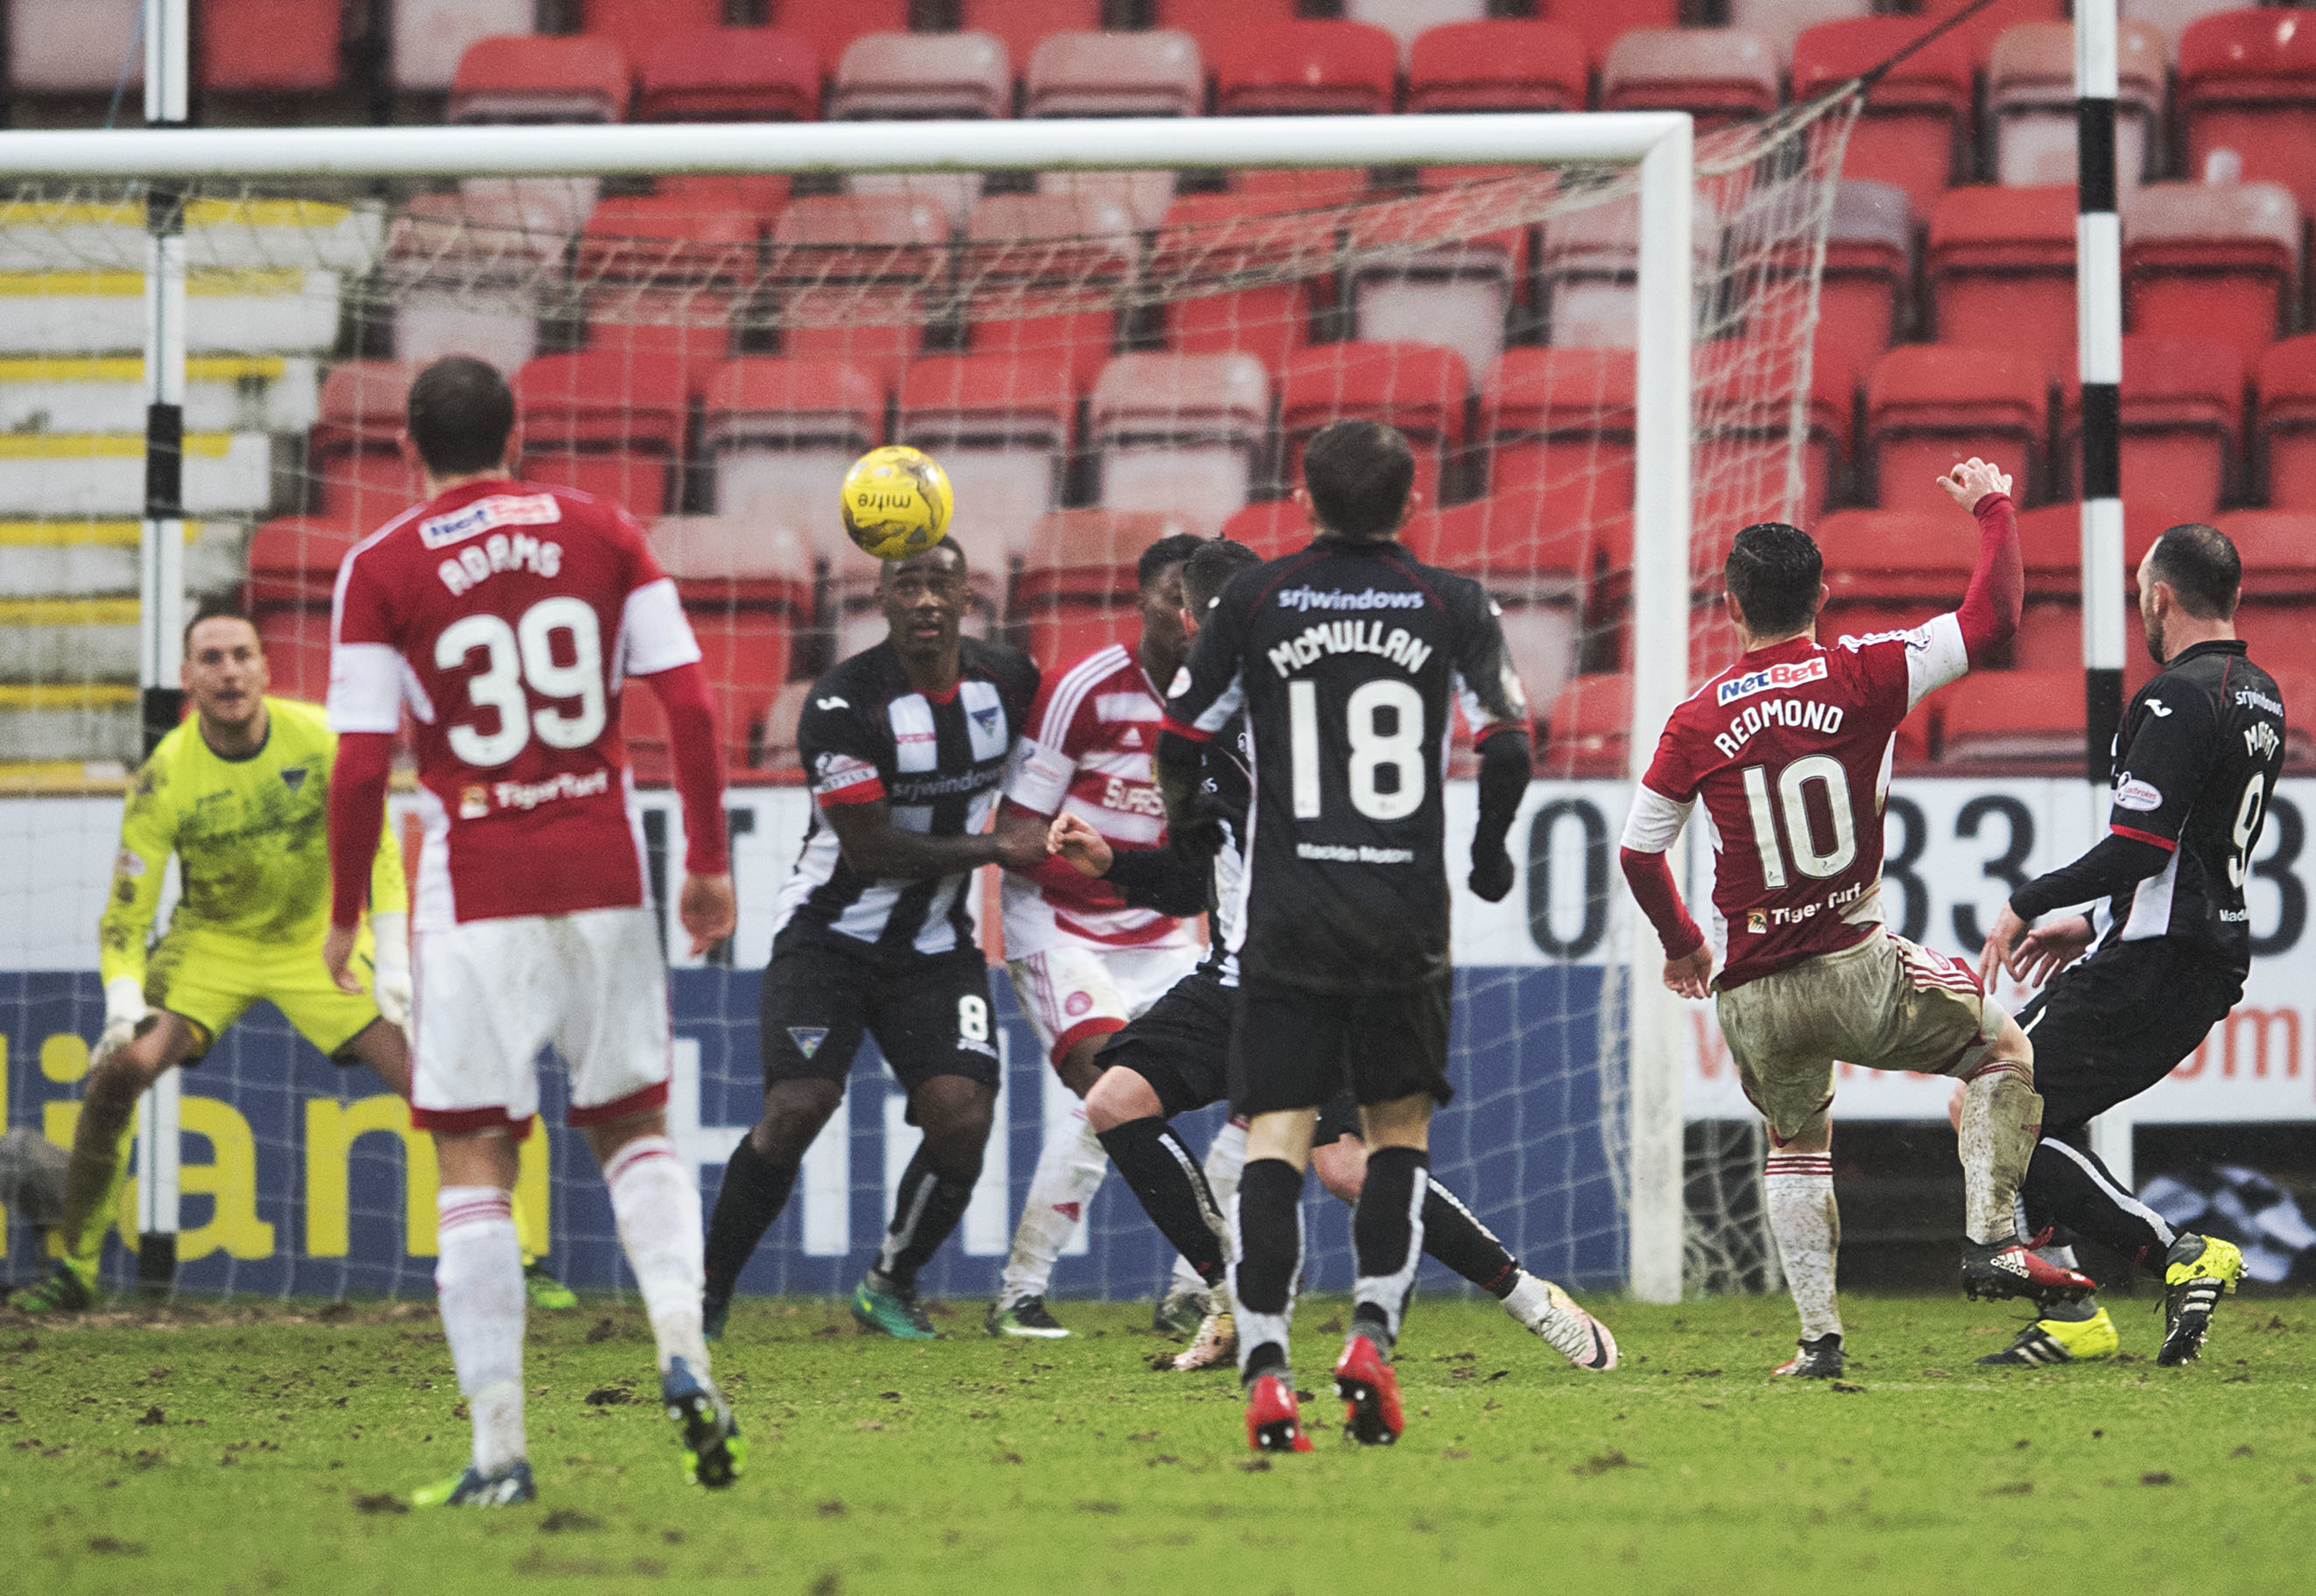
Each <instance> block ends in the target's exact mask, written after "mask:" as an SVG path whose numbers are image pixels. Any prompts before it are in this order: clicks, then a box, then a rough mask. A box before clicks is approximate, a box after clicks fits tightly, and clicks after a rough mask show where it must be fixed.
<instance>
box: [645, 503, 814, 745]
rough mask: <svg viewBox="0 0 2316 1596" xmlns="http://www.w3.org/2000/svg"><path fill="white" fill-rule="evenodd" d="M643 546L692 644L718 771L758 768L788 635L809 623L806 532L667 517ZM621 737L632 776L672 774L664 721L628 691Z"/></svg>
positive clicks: (650, 698)
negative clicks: (671, 588)
mask: <svg viewBox="0 0 2316 1596" xmlns="http://www.w3.org/2000/svg"><path fill="white" fill-rule="evenodd" d="M651 546H652V552H653V554H655V556H657V557H658V559H659V564H660V568H661V569H662V570H664V571H665V572H666V573H667V574H668V575H670V576H672V577H673V578H674V580H675V586H676V592H677V593H679V594H681V597H682V600H683V608H684V612H685V615H686V618H687V619H689V620H690V622H691V631H692V635H693V636H694V637H695V638H699V651H700V664H701V668H702V669H703V670H704V671H705V672H706V673H707V675H708V682H710V683H711V684H712V686H713V688H714V690H715V698H716V724H717V727H719V728H721V730H722V732H723V734H724V743H725V759H726V763H727V764H728V765H729V766H730V767H731V768H733V769H735V770H741V769H745V768H748V767H749V766H751V765H754V764H759V763H761V762H762V758H763V750H764V747H765V745H766V743H767V740H768V739H767V727H766V723H767V722H768V721H769V719H770V718H771V710H772V704H773V701H774V700H775V699H776V698H777V697H778V696H779V691H780V689H781V687H782V686H783V685H784V684H785V683H786V682H787V681H788V673H789V670H790V667H791V665H792V664H794V663H795V645H796V639H797V634H798V633H799V632H800V631H802V630H803V629H805V628H806V627H808V626H809V625H810V624H811V623H812V612H813V584H814V582H815V565H816V563H817V554H818V551H817V549H816V548H815V547H814V540H813V539H812V537H811V536H810V528H809V527H808V526H797V525H794V524H791V523H789V522H781V521H769V522H768V521H764V520H762V519H759V518H756V517H753V516H747V517H741V516H714V515H669V516H663V517H662V518H661V519H660V520H659V521H657V522H655V523H654V524H653V526H652V529H651ZM621 727H622V733H623V736H625V739H626V741H627V745H628V754H629V756H630V757H631V758H632V759H633V760H634V762H635V765H636V771H637V775H639V776H642V777H644V778H645V779H646V780H665V779H666V778H667V777H668V775H669V774H670V773H671V771H672V769H673V762H672V760H671V759H670V756H669V749H668V745H667V736H668V734H667V718H666V716H665V715H664V713H663V712H662V711H661V709H660V707H659V700H658V697H657V696H656V695H655V694H654V693H653V692H652V691H651V690H650V688H648V687H647V686H643V685H640V684H637V683H634V682H630V683H629V684H628V692H627V706H626V709H625V713H624V716H623V719H622V722H621Z"/></svg>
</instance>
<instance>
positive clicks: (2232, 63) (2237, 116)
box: [2175, 10, 2316, 215]
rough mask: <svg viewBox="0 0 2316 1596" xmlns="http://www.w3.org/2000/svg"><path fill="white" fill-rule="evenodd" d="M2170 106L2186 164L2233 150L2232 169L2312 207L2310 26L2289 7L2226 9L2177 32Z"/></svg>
mask: <svg viewBox="0 0 2316 1596" xmlns="http://www.w3.org/2000/svg"><path fill="white" fill-rule="evenodd" d="M2175 107H2176V111H2175V114H2176V115H2177V116H2178V120H2179V122H2180V123H2181V125H2182V126H2183V128H2184V129H2186V144H2187V171H2188V172H2189V173H2190V174H2202V173H2203V172H2204V170H2205V162H2206V161H2207V160H2209V159H2210V157H2211V156H2212V155H2213V153H2214V151H2217V150H2223V149H2225V150H2233V151H2234V152H2235V153H2236V155H2237V156H2238V157H2239V159H2240V162H2241V169H2240V173H2239V175H2240V176H2242V177H2245V178H2250V179H2253V180H2255V181H2258V180H2265V181H2268V182H2274V183H2282V184H2284V185H2285V187H2286V188H2288V189H2290V190H2291V191H2292V197H2293V199H2294V201H2296V202H2297V203H2298V204H2299V206H2300V210H2301V212H2302V214H2303V215H2305V214H2307V213H2308V212H2309V211H2311V210H2316V28H2310V27H2308V26H2307V25H2306V20H2305V19H2304V18H2303V17H2301V16H2300V15H2299V13H2297V12H2296V11H2291V10H2271V11H2256V10H2245V11H2231V12H2227V13H2222V14H2221V15H2219V16H2210V17H2205V19H2204V20H2203V21H2201V22H2196V23H2193V24H2192V25H2190V26H2189V27H2188V29H2187V31H2186V32H2185V33H2184V34H2182V35H2181V36H2180V40H2179V83H2178V98H2177V100H2176V101H2175Z"/></svg>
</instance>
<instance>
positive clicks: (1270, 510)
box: [1221, 499, 1312, 559]
mask: <svg viewBox="0 0 2316 1596" xmlns="http://www.w3.org/2000/svg"><path fill="white" fill-rule="evenodd" d="M1221 535H1222V536H1223V537H1225V538H1228V539H1231V541H1233V542H1234V543H1243V544H1245V545H1246V546H1247V547H1248V548H1252V549H1253V550H1254V551H1255V552H1256V553H1257V554H1259V555H1260V556H1262V557H1263V558H1265V559H1277V558H1278V557H1280V556H1281V555H1287V554H1292V553H1294V552H1295V551H1296V549H1298V548H1302V547H1303V546H1304V545H1305V544H1306V543H1308V542H1310V541H1311V535H1312V534H1311V516H1310V513H1309V512H1308V511H1306V510H1305V509H1304V508H1303V506H1302V505H1300V504H1296V502H1295V501H1294V500H1292V499H1271V500H1269V501H1268V502H1266V503H1264V504H1249V505H1248V506H1247V507H1246V508H1245V509H1243V510H1242V511H1240V512H1239V513H1237V514H1235V515H1234V516H1232V517H1231V518H1230V519H1229V520H1228V521H1226V522H1223V530H1222V533H1221Z"/></svg>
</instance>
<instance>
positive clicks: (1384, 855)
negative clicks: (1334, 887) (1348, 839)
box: [1295, 843, 1415, 864]
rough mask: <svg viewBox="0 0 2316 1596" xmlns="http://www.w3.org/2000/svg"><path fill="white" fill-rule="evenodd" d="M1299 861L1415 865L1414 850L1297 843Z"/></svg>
mask: <svg viewBox="0 0 2316 1596" xmlns="http://www.w3.org/2000/svg"><path fill="white" fill-rule="evenodd" d="M1295 857H1296V858H1297V859H1323V860H1329V861H1330V862H1332V863H1334V864H1413V863H1414V862H1415V850H1414V849H1412V848H1368V847H1365V846H1361V847H1358V848H1352V847H1349V846H1346V845H1344V844H1342V843H1296V844H1295Z"/></svg>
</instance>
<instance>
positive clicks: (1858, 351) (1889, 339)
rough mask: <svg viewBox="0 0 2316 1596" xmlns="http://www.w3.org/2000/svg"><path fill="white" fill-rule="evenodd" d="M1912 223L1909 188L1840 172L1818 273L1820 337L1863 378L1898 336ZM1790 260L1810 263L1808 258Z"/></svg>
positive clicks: (1907, 293)
mask: <svg viewBox="0 0 2316 1596" xmlns="http://www.w3.org/2000/svg"><path fill="white" fill-rule="evenodd" d="M1913 257H1914V225H1913V218H1912V217H1911V215H1910V214H1909V212H1908V209H1907V204H1906V192H1905V191H1904V190H1903V189H1901V188H1899V187H1898V186H1897V185H1895V184H1894V183H1874V182H1870V181H1868V180H1866V179H1863V178H1844V179H1843V180H1842V181H1841V182H1840V183H1839V184H1837V185H1836V187H1835V189H1834V191H1833V219H1832V224H1831V227H1828V229H1827V232H1826V240H1825V264H1824V267H1823V270H1822V272H1821V273H1820V275H1819V278H1818V291H1817V317H1818V324H1817V325H1818V338H1819V341H1820V342H1821V343H1828V344H1831V345H1832V346H1834V347H1836V348H1838V349H1839V350H1841V351H1842V352H1844V354H1846V355H1847V356H1848V368H1849V370H1850V371H1851V373H1852V374H1853V375H1855V376H1858V377H1863V376H1864V375H1865V374H1866V372H1868V371H1870V370H1873V369H1874V362H1875V361H1877V360H1879V359H1881V358H1882V353H1883V352H1884V350H1886V349H1888V348H1889V347H1890V345H1891V344H1892V343H1895V342H1896V341H1897V338H1898V335H1899V334H1900V332H1901V331H1902V325H1901V321H1902V317H1903V314H1904V309H1905V307H1906V306H1907V304H1908V303H1909V302H1910V301H1911V299H1912V297H1913V281H1914V268H1913ZM1795 267H1796V268H1797V269H1798V270H1801V271H1804V272H1805V271H1807V270H1808V263H1807V262H1806V261H1800V262H1796V263H1795Z"/></svg>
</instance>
